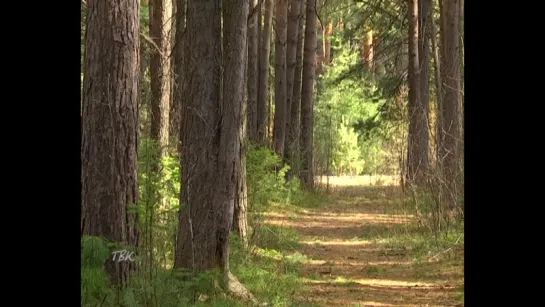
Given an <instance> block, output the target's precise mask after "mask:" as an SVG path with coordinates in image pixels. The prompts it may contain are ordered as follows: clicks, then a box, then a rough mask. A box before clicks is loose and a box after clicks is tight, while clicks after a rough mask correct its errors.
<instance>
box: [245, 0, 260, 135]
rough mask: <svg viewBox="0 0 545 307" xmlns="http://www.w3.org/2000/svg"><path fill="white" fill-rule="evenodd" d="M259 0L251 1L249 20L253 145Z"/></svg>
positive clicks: (248, 72)
mask: <svg viewBox="0 0 545 307" xmlns="http://www.w3.org/2000/svg"><path fill="white" fill-rule="evenodd" d="M258 8H259V7H258V0H250V16H249V17H250V18H249V20H248V68H247V76H248V79H247V80H248V81H247V82H248V108H247V113H248V119H247V122H248V129H247V132H248V138H249V139H250V142H252V143H253V144H256V143H257V95H258V94H257V89H258V85H259V72H258V66H259V65H258V62H259V56H258V50H259V48H258V37H259V27H258V20H259V18H258V16H259V11H258Z"/></svg>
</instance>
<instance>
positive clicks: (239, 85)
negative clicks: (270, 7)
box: [215, 0, 248, 268]
mask: <svg viewBox="0 0 545 307" xmlns="http://www.w3.org/2000/svg"><path fill="white" fill-rule="evenodd" d="M247 20H248V0H230V1H229V0H228V1H226V3H224V4H223V25H224V26H223V50H224V70H223V71H224V76H223V110H222V122H221V126H220V144H219V145H220V151H219V160H218V161H219V163H218V172H217V177H218V180H217V183H218V186H217V188H216V191H217V193H215V194H216V200H215V203H218V204H220V206H221V208H220V211H222V212H223V218H221V219H218V220H219V221H222V222H223V227H225V228H221V238H222V240H226V241H227V242H229V230H230V229H231V226H232V224H233V212H234V210H235V208H237V209H238V210H237V211H238V215H237V219H236V220H237V225H240V223H241V222H245V221H246V216H245V215H246V195H245V194H244V193H243V192H245V191H246V187H245V185H246V180H245V178H244V176H245V174H244V170H245V165H244V163H245V159H244V158H243V157H244V155H245V153H244V146H243V142H244V141H245V131H244V125H245V120H246V113H245V112H246V100H245V99H244V96H245V92H246V82H245V81H246V63H247V62H246V61H247V58H246V55H247V50H248V49H247V45H246V43H247V41H246V38H247V29H248V28H247V25H248V24H247ZM241 214H243V215H244V216H243V217H242V216H241ZM245 228H246V227H245V226H242V227H239V228H238V230H242V231H243V232H244V233H242V237H243V238H245V237H246V233H245V231H246V229H245ZM228 247H229V244H227V245H226V246H225V247H224V248H225V250H226V251H225V252H224V258H223V259H224V261H225V263H224V267H226V268H228V266H229V253H228Z"/></svg>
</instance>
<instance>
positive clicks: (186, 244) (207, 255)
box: [174, 0, 234, 273]
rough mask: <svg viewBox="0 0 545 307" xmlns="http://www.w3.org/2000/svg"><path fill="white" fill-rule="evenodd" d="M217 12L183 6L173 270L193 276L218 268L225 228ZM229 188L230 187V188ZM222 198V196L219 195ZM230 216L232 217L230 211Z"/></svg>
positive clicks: (209, 1)
mask: <svg viewBox="0 0 545 307" xmlns="http://www.w3.org/2000/svg"><path fill="white" fill-rule="evenodd" d="M220 22H221V11H220V3H219V2H218V1H216V0H200V1H197V0H188V1H187V19H186V28H187V33H186V35H185V37H184V39H187V40H188V41H187V44H188V46H191V48H188V49H187V53H186V54H185V55H186V56H187V57H188V58H189V59H191V61H187V66H186V69H185V70H184V71H185V75H184V79H185V83H186V86H185V88H186V89H187V91H186V96H185V97H186V99H184V104H183V105H182V130H181V131H182V133H181V143H182V156H181V169H182V170H183V171H182V184H183V186H184V188H183V189H182V191H181V195H180V205H181V206H182V208H181V210H180V217H179V229H178V238H177V244H176V253H175V259H174V267H175V268H188V269H191V270H192V271H193V273H199V272H202V271H204V270H208V269H212V268H216V267H220V268H224V266H225V261H226V255H225V251H226V249H227V246H228V243H229V242H228V241H227V240H226V238H227V237H228V232H229V227H225V225H224V224H225V220H221V219H219V218H223V219H226V218H227V215H225V216H224V214H223V213H224V212H223V211H224V210H225V209H226V208H224V204H223V203H218V202H216V197H217V195H216V194H218V193H220V191H217V188H218V186H217V176H218V174H219V173H218V164H219V162H218V154H219V145H220V133H219V132H218V129H219V124H220V121H221V118H220V117H221V113H220V81H221V79H220V73H221V72H220V68H221V67H220V65H221V64H220V63H221V45H220V43H221V24H220ZM233 188H234V184H233ZM221 193H225V191H221ZM231 210H232V209H231ZM231 214H232V211H231Z"/></svg>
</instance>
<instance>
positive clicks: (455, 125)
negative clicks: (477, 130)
mask: <svg viewBox="0 0 545 307" xmlns="http://www.w3.org/2000/svg"><path fill="white" fill-rule="evenodd" d="M440 8H441V58H442V61H441V63H442V70H441V73H442V75H443V76H442V78H441V79H442V81H443V82H444V86H443V95H444V96H443V108H442V110H441V111H442V114H443V123H442V124H443V125H442V129H441V133H442V134H443V135H444V137H443V144H442V146H441V148H440V149H441V150H442V153H441V157H442V158H443V161H442V165H443V167H442V169H443V174H444V176H445V182H446V183H447V188H448V190H449V195H448V196H449V198H448V205H449V207H450V208H454V207H455V205H456V201H457V196H458V194H459V192H460V189H461V188H460V187H459V186H458V183H459V179H460V178H459V161H458V150H459V147H458V142H459V138H460V131H459V130H460V128H459V111H460V110H459V105H460V98H461V96H460V50H459V48H460V3H459V0H442V1H441V3H440Z"/></svg>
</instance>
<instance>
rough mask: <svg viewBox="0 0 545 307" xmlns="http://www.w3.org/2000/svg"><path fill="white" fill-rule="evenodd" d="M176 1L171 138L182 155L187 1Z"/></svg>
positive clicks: (170, 117) (170, 118) (170, 116)
mask: <svg viewBox="0 0 545 307" xmlns="http://www.w3.org/2000/svg"><path fill="white" fill-rule="evenodd" d="M175 1H176V33H175V38H174V50H173V57H174V61H173V62H174V64H173V69H172V71H173V74H174V78H173V79H174V87H173V99H172V105H171V106H170V115H169V120H170V132H169V135H170V138H171V140H172V141H173V142H175V143H176V145H177V146H176V148H177V149H178V153H180V150H181V148H180V145H181V144H180V128H181V121H182V105H183V101H184V97H185V95H184V78H183V77H184V70H185V68H186V66H187V63H186V62H185V60H186V59H187V58H186V57H184V54H185V52H186V50H187V43H186V42H187V39H186V36H185V35H186V27H185V21H186V20H185V19H186V18H185V17H186V4H187V0H175Z"/></svg>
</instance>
